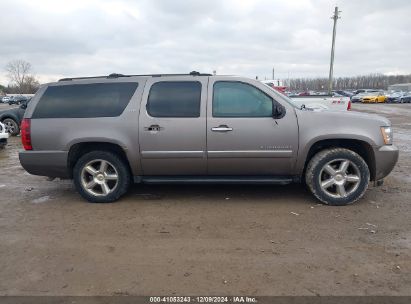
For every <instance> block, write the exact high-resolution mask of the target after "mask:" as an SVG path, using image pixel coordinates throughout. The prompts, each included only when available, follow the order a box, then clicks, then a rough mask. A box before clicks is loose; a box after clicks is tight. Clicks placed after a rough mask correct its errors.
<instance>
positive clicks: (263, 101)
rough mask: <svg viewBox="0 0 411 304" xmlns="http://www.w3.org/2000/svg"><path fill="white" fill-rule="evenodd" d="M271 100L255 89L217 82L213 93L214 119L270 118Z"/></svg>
mask: <svg viewBox="0 0 411 304" xmlns="http://www.w3.org/2000/svg"><path fill="white" fill-rule="evenodd" d="M272 113H273V100H272V99H271V97H269V96H268V95H266V94H265V93H264V92H262V91H260V90H259V89H257V88H256V87H254V86H252V85H249V84H246V83H242V82H234V81H218V82H216V83H215V84H214V91H213V116H214V117H272Z"/></svg>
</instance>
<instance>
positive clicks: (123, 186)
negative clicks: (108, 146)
mask: <svg viewBox="0 0 411 304" xmlns="http://www.w3.org/2000/svg"><path fill="white" fill-rule="evenodd" d="M73 179H74V185H75V186H76V189H77V191H78V192H79V193H80V195H81V196H82V197H84V198H85V199H86V200H88V201H89V202H92V203H110V202H113V201H115V200H117V199H119V198H120V197H121V196H122V195H123V194H125V193H126V192H127V190H128V188H129V186H130V180H131V176H130V171H129V169H128V166H127V164H126V163H125V162H124V161H123V160H122V159H121V158H120V157H119V156H117V155H116V154H114V153H112V152H108V151H92V152H89V153H87V154H84V155H83V156H82V157H80V159H79V160H78V161H77V163H76V165H75V166H74V169H73Z"/></svg>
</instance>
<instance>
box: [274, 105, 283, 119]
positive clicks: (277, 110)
mask: <svg viewBox="0 0 411 304" xmlns="http://www.w3.org/2000/svg"><path fill="white" fill-rule="evenodd" d="M284 116H285V108H284V107H283V106H282V105H280V104H279V103H276V102H273V118H274V119H280V118H283V117H284Z"/></svg>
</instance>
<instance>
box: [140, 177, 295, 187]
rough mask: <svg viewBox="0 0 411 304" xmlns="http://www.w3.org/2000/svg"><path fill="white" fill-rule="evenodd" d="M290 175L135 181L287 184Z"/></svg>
mask: <svg viewBox="0 0 411 304" xmlns="http://www.w3.org/2000/svg"><path fill="white" fill-rule="evenodd" d="M293 181H294V180H293V178H292V177H289V176H135V177H134V182H135V183H145V184H276V185H286V184H290V183H292V182H293Z"/></svg>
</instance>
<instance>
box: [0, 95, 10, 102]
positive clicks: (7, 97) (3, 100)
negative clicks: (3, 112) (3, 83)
mask: <svg viewBox="0 0 411 304" xmlns="http://www.w3.org/2000/svg"><path fill="white" fill-rule="evenodd" d="M9 100H10V97H9V96H4V97H3V98H2V99H1V102H3V103H8V102H9Z"/></svg>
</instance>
